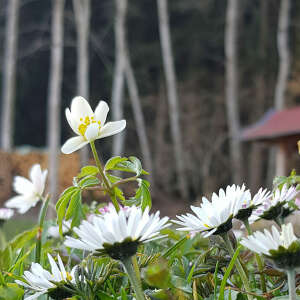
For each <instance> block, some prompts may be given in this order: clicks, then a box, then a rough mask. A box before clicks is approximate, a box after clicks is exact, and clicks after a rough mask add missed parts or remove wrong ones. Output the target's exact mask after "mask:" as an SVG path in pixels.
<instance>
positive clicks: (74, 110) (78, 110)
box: [71, 96, 93, 122]
mask: <svg viewBox="0 0 300 300" xmlns="http://www.w3.org/2000/svg"><path fill="white" fill-rule="evenodd" d="M71 115H72V119H73V120H75V121H77V122H79V121H80V118H83V119H84V118H85V117H86V116H92V115H93V111H92V109H91V107H90V105H89V103H88V102H87V101H86V100H85V99H84V98H83V97H81V96H77V97H75V98H73V100H72V103H71Z"/></svg>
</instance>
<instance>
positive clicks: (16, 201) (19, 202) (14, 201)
mask: <svg viewBox="0 0 300 300" xmlns="http://www.w3.org/2000/svg"><path fill="white" fill-rule="evenodd" d="M37 200H38V199H37ZM36 203H37V201H36V202H35V201H34V199H33V198H28V197H26V196H15V197H12V198H11V199H9V200H8V201H7V202H6V203H5V206H6V207H9V208H16V209H17V210H18V212H19V213H20V214H24V213H26V212H27V211H28V209H29V208H30V207H32V206H35V205H36Z"/></svg>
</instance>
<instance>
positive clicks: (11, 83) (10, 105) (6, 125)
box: [1, 0, 20, 151]
mask: <svg viewBox="0 0 300 300" xmlns="http://www.w3.org/2000/svg"><path fill="white" fill-rule="evenodd" d="M19 4H20V3H19V0H10V1H8V4H7V15H6V30H5V43H4V45H5V46H4V57H3V60H4V62H3V64H4V70H3V90H2V103H3V104H2V116H1V121H2V122H1V129H2V130H1V146H2V148H3V150H5V151H10V150H11V149H12V147H13V136H14V107H15V90H16V88H15V87H16V65H17V47H18V20H19Z"/></svg>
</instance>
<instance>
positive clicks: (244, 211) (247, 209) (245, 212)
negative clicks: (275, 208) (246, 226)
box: [235, 185, 271, 220]
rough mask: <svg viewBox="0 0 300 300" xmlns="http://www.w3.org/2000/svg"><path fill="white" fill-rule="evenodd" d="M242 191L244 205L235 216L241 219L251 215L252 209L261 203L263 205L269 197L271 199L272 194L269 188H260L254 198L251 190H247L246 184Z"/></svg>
mask: <svg viewBox="0 0 300 300" xmlns="http://www.w3.org/2000/svg"><path fill="white" fill-rule="evenodd" d="M240 193H241V194H242V196H241V197H240V199H241V201H242V207H241V208H240V210H239V212H238V213H237V215H236V216H235V218H237V219H239V220H245V219H248V218H249V217H250V216H251V214H252V211H253V210H254V209H256V208H257V207H258V206H259V205H261V204H262V203H263V202H265V201H266V200H267V199H269V197H270V194H271V192H269V191H268V190H267V189H265V190H263V189H262V188H260V189H259V191H258V192H257V193H256V194H255V195H254V196H253V198H252V197H251V193H250V191H249V190H247V191H245V187H244V185H243V186H242V188H241V189H240Z"/></svg>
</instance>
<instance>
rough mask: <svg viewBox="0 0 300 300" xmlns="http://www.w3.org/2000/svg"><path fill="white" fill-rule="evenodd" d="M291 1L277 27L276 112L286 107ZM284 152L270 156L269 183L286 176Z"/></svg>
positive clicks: (274, 151) (283, 3)
mask: <svg viewBox="0 0 300 300" xmlns="http://www.w3.org/2000/svg"><path fill="white" fill-rule="evenodd" d="M290 6H291V1H290V0H281V2H280V8H279V16H278V27H277V50H278V56H279V63H278V65H279V67H278V75H277V82H276V87H275V97H274V98H275V99H274V106H275V109H276V110H281V109H283V108H284V106H285V93H286V87H287V81H288V76H289V72H290V52H289V44H288V36H289V31H288V30H289V23H290V15H289V13H290ZM283 155H284V152H283V151H279V150H278V149H271V151H270V156H269V167H268V181H269V182H271V179H272V178H273V177H274V175H275V176H282V175H286V174H283V173H282V170H283V169H284V168H282V161H284V157H283Z"/></svg>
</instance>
